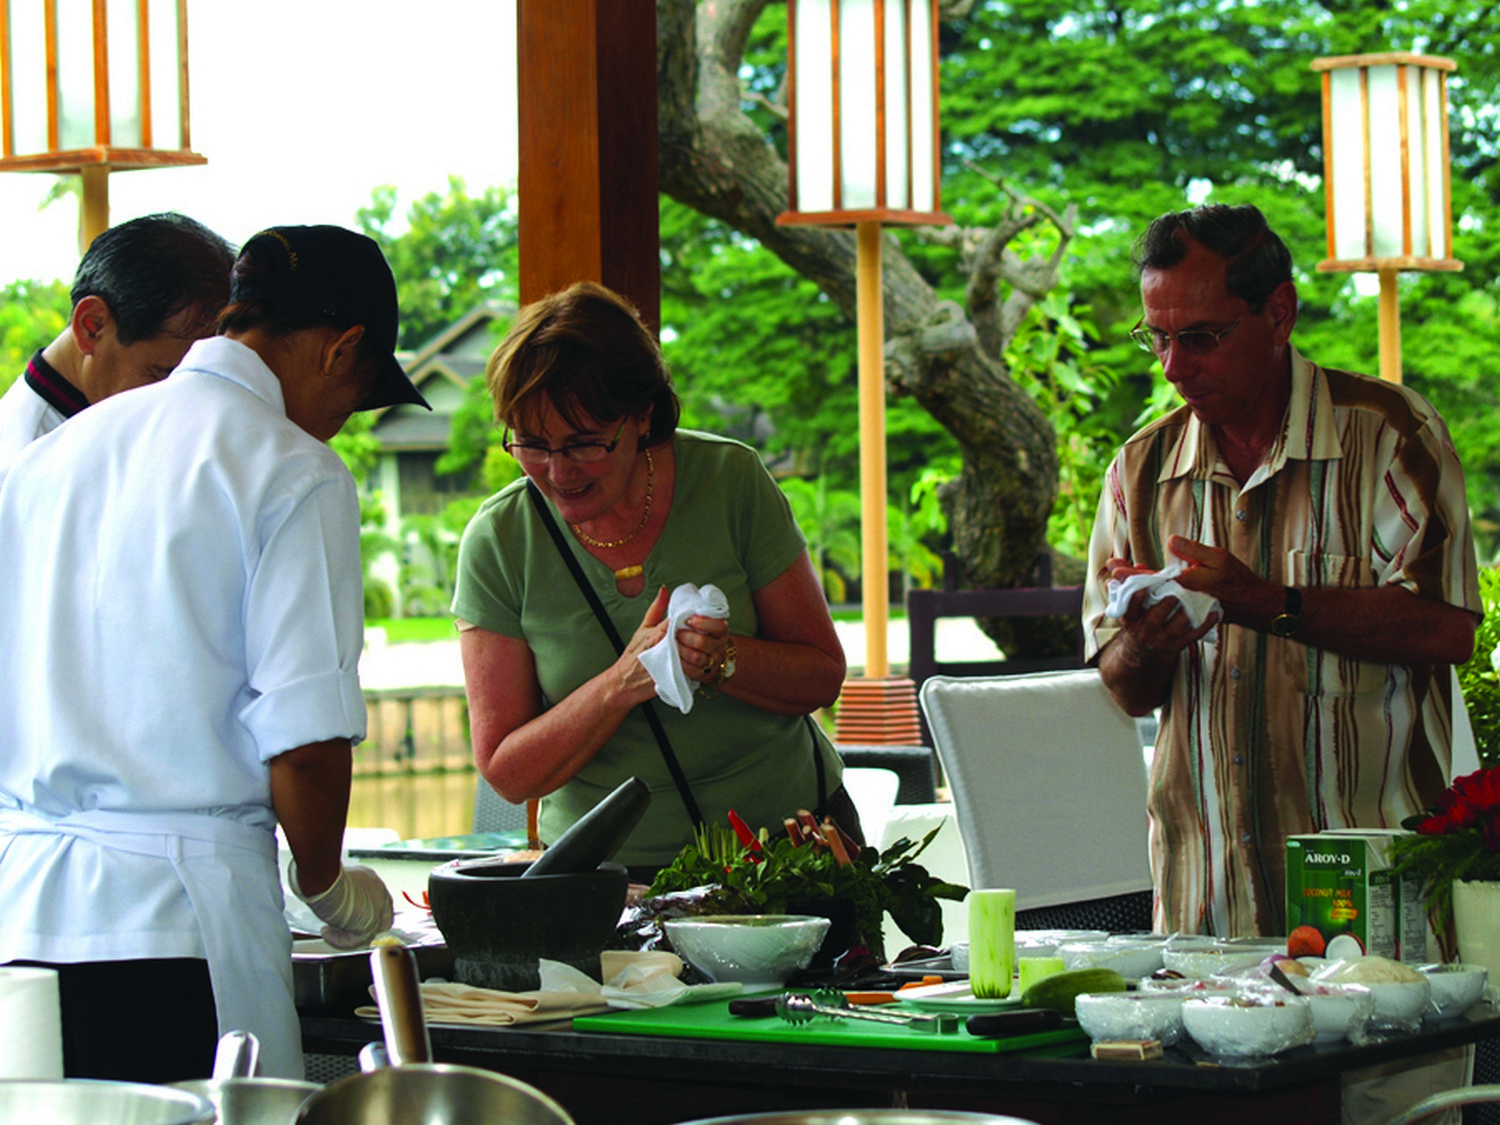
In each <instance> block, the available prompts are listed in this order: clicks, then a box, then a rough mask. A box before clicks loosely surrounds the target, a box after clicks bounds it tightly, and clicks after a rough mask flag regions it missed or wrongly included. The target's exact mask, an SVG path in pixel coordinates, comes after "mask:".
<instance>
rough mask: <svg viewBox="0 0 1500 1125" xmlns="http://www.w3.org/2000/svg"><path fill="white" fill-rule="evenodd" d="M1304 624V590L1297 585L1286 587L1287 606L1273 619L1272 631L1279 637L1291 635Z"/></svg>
mask: <svg viewBox="0 0 1500 1125" xmlns="http://www.w3.org/2000/svg"><path fill="white" fill-rule="evenodd" d="M1301 624H1302V591H1301V590H1299V589H1297V587H1295V586H1288V587H1287V588H1286V608H1285V609H1283V610H1282V611H1281V612H1280V613H1278V614H1277V615H1276V616H1275V617H1273V618H1272V619H1271V632H1272V633H1274V634H1276V636H1278V637H1290V636H1292V635H1293V634H1294V633H1296V631H1297V627H1298V626H1299V625H1301Z"/></svg>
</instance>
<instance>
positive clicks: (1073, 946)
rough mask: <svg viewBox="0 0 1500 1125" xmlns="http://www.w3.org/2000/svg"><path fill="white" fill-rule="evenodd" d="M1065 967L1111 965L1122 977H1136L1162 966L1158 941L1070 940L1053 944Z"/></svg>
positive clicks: (1101, 966) (1150, 972) (1138, 977)
mask: <svg viewBox="0 0 1500 1125" xmlns="http://www.w3.org/2000/svg"><path fill="white" fill-rule="evenodd" d="M1057 956H1059V957H1061V958H1062V961H1063V965H1064V966H1066V967H1067V968H1069V969H1113V970H1115V972H1117V973H1119V974H1120V975H1121V976H1122V977H1124V978H1125V979H1126V980H1140V979H1141V978H1142V977H1148V976H1150V975H1151V974H1152V973H1154V972H1156V970H1157V969H1159V968H1161V967H1162V943H1161V942H1153V941H1124V940H1112V941H1070V942H1064V943H1063V944H1062V945H1059V946H1058V947H1057Z"/></svg>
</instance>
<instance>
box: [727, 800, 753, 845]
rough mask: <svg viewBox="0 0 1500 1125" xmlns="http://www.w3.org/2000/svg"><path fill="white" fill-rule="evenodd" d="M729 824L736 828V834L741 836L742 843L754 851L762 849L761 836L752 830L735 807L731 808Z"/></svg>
mask: <svg viewBox="0 0 1500 1125" xmlns="http://www.w3.org/2000/svg"><path fill="white" fill-rule="evenodd" d="M729 826H730V827H731V828H733V829H734V834H735V835H736V836H738V837H739V838H740V844H741V845H742V846H744V847H747V848H749V849H750V850H751V851H752V852H758V851H760V837H759V836H757V835H756V834H755V833H754V832H751V831H750V826H749V825H748V824H746V823H745V819H744V817H742V816H740V814H739V813H737V812H735V811H734V810H733V809H730V810H729Z"/></svg>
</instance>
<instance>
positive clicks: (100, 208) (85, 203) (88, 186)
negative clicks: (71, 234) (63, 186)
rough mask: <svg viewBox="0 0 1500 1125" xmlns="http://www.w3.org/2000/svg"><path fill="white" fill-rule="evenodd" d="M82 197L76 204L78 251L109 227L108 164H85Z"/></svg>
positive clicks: (84, 248)
mask: <svg viewBox="0 0 1500 1125" xmlns="http://www.w3.org/2000/svg"><path fill="white" fill-rule="evenodd" d="M80 174H81V175H82V177H83V198H82V199H81V200H80V201H79V204H78V253H79V254H82V253H83V252H84V251H85V250H87V249H88V248H89V245H90V244H91V243H92V242H93V241H94V239H96V238H98V237H99V235H101V234H103V233H104V232H105V231H106V230H108V229H109V165H108V164H85V165H84V166H83V167H82V168H81V169H80Z"/></svg>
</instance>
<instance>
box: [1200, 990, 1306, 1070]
mask: <svg viewBox="0 0 1500 1125" xmlns="http://www.w3.org/2000/svg"><path fill="white" fill-rule="evenodd" d="M1182 1024H1183V1026H1184V1027H1185V1028H1186V1029H1187V1033H1188V1034H1189V1035H1191V1036H1192V1037H1193V1039H1195V1040H1196V1041H1197V1042H1198V1044H1199V1045H1200V1046H1201V1047H1202V1048H1203V1049H1204V1050H1205V1051H1208V1052H1209V1053H1210V1054H1215V1055H1223V1056H1225V1057H1228V1058H1245V1057H1249V1056H1255V1055H1274V1054H1278V1053H1280V1052H1281V1051H1286V1050H1290V1049H1291V1048H1293V1047H1300V1046H1302V1044H1304V1043H1310V1042H1312V1038H1313V1018H1312V1006H1311V1005H1310V1004H1309V1003H1308V1002H1307V997H1305V996H1293V995H1291V994H1290V993H1284V994H1283V995H1282V996H1280V997H1276V996H1271V995H1269V994H1261V993H1253V994H1252V993H1229V994H1224V995H1218V996H1199V997H1194V998H1193V999H1191V1000H1185V1001H1183V1004H1182Z"/></svg>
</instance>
